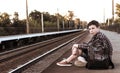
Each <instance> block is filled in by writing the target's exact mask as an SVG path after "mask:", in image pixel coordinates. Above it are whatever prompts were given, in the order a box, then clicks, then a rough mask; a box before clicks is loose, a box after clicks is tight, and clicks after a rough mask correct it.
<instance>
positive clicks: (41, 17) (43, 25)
mask: <svg viewBox="0 0 120 73" xmlns="http://www.w3.org/2000/svg"><path fill="white" fill-rule="evenodd" d="M41 24H42V32H44V24H43V13H41Z"/></svg>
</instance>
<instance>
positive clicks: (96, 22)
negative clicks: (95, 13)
mask: <svg viewBox="0 0 120 73" xmlns="http://www.w3.org/2000/svg"><path fill="white" fill-rule="evenodd" d="M91 25H95V26H96V27H99V26H100V24H99V22H98V21H96V20H92V21H90V22H89V23H88V25H87V28H88V27H89V26H91Z"/></svg>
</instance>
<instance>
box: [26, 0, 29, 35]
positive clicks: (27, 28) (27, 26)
mask: <svg viewBox="0 0 120 73" xmlns="http://www.w3.org/2000/svg"><path fill="white" fill-rule="evenodd" d="M26 32H27V34H29V20H28V1H27V0H26Z"/></svg>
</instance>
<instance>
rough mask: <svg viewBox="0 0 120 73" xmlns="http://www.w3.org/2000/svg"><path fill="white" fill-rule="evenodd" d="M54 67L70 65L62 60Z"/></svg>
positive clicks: (70, 64)
mask: <svg viewBox="0 0 120 73" xmlns="http://www.w3.org/2000/svg"><path fill="white" fill-rule="evenodd" d="M56 65H58V66H72V63H69V62H67V61H66V59H64V60H62V61H60V62H58V63H56Z"/></svg>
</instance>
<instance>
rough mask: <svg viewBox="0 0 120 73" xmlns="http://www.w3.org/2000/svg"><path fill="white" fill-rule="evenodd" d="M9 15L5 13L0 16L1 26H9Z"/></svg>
mask: <svg viewBox="0 0 120 73" xmlns="http://www.w3.org/2000/svg"><path fill="white" fill-rule="evenodd" d="M9 17H10V15H9V14H8V13H6V12H4V13H2V14H1V15H0V21H1V26H9V25H10V24H11V21H10V18H9Z"/></svg>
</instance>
